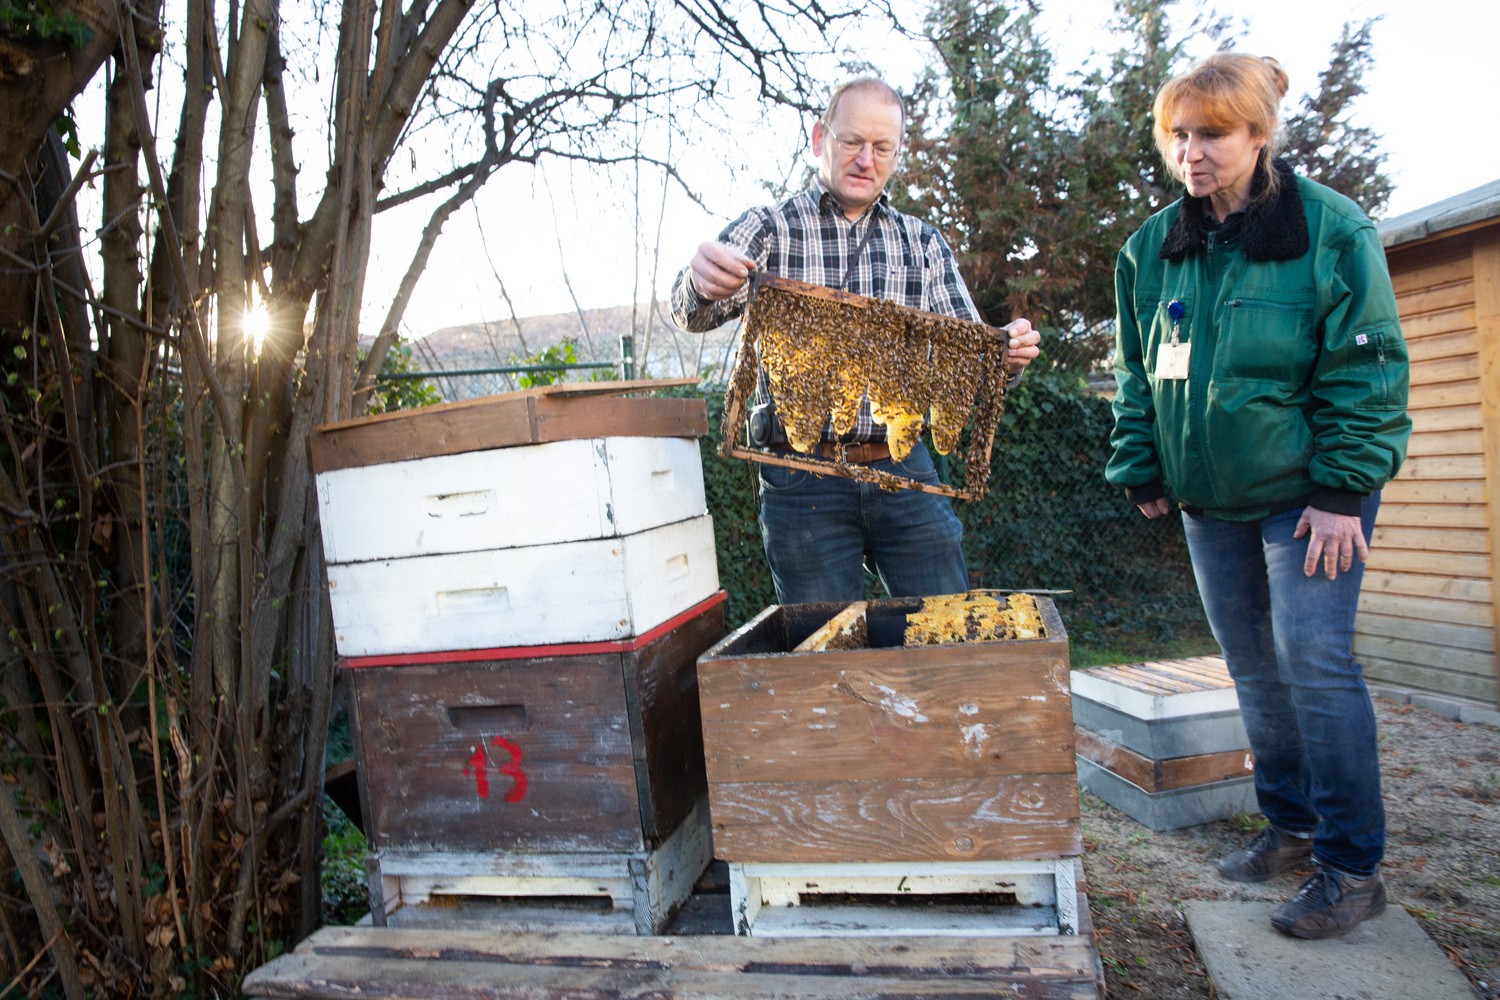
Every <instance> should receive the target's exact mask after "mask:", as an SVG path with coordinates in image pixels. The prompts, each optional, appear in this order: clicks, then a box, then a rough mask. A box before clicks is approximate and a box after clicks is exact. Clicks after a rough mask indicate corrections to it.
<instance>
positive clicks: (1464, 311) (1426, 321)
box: [1401, 304, 1474, 381]
mask: <svg viewBox="0 0 1500 1000" xmlns="http://www.w3.org/2000/svg"><path fill="white" fill-rule="evenodd" d="M1473 329H1474V307H1473V305H1470V304H1466V305H1464V306H1462V307H1460V308H1457V309H1444V310H1443V311H1442V312H1433V313H1421V314H1419V315H1416V316H1411V317H1407V316H1402V317H1401V332H1402V333H1403V334H1404V335H1405V336H1406V339H1407V340H1408V342H1413V343H1421V342H1422V341H1423V340H1425V339H1427V338H1428V337H1441V336H1444V335H1446V334H1452V333H1463V332H1471V331H1473ZM1412 367H1413V368H1415V367H1416V366H1415V365H1413V366H1412ZM1412 380H1413V381H1416V376H1415V374H1414V375H1413V379H1412ZM1424 381H1425V380H1424Z"/></svg>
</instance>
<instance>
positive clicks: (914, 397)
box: [722, 275, 1006, 500]
mask: <svg viewBox="0 0 1500 1000" xmlns="http://www.w3.org/2000/svg"><path fill="white" fill-rule="evenodd" d="M1005 344H1006V341H1005V339H1004V338H1003V337H1002V336H1000V335H999V334H998V333H997V331H996V330H994V329H993V328H992V327H989V326H986V325H985V324H983V323H974V322H969V321H967V320H961V319H955V318H953V317H951V316H940V315H938V314H936V313H929V312H924V311H922V310H919V309H912V308H909V307H907V306H902V305H898V304H896V303H894V302H887V301H884V300H881V299H871V298H866V297H864V296H861V295H852V294H850V293H848V292H842V291H838V290H836V289H830V288H823V287H821V286H818V285H810V284H807V283H805V282H801V281H793V280H791V279H789V278H776V277H762V276H760V275H757V277H756V281H755V288H754V291H753V294H752V295H751V299H750V304H749V306H748V308H747V309H746V312H745V324H744V330H743V334H742V337H741V342H740V350H739V355H738V357H737V359H736V361H735V370H734V374H733V376H732V377H731V379H730V385H729V395H728V398H727V400H726V403H725V408H724V440H723V449H722V450H723V452H724V454H725V455H727V456H729V457H732V458H745V459H749V460H751V461H755V462H766V463H769V464H772V465H785V466H790V467H792V468H800V469H807V470H811V471H813V472H820V473H825V474H831V475H838V476H845V477H847V478H850V479H857V480H862V481H865V482H873V483H877V484H878V485H880V486H882V487H885V488H888V489H915V490H922V491H924V492H929V493H941V494H943V495H945V496H952V497H958V498H960V499H963V500H979V499H981V498H983V496H984V494H985V491H986V489H987V487H988V481H989V468H990V449H991V445H992V444H993V442H994V437H995V428H996V425H997V424H998V423H999V421H1000V414H1001V411H1002V410H1003V408H1004V403H1005V383H1006V371H1005V355H1006V352H1005ZM760 367H764V369H765V371H766V375H767V378H768V379H769V383H770V388H771V394H772V396H773V397H774V398H775V400H776V409H777V415H778V416H779V417H780V419H781V422H782V424H783V426H784V427H785V429H786V435H787V441H788V444H789V446H790V447H789V449H787V450H783V451H765V450H761V449H758V448H753V447H749V446H747V445H742V444H741V443H740V441H739V436H740V433H741V428H742V427H743V425H744V419H745V416H746V414H747V413H748V410H749V401H750V400H752V399H753V397H754V395H755V386H756V381H757V377H758V371H759V368H760ZM865 396H868V397H869V399H870V403H871V406H872V410H873V415H874V418H875V420H876V421H877V422H878V423H880V424H883V425H884V426H885V428H886V439H887V442H888V443H889V445H890V449H891V456H892V457H893V458H894V459H896V460H897V461H900V460H902V459H904V458H905V457H906V456H907V455H908V454H909V453H910V452H911V449H912V447H913V445H915V444H916V442H917V441H918V440H919V438H920V437H921V435H922V431H923V429H924V427H925V428H926V429H928V430H929V431H930V433H931V436H932V444H933V448H934V449H935V450H936V451H937V452H938V453H939V454H943V455H946V454H948V453H950V452H952V451H954V450H955V449H957V448H958V446H959V442H960V437H961V435H962V432H963V430H964V428H965V426H968V427H969V428H970V430H969V439H968V447H967V449H966V450H965V451H964V453H963V457H964V486H963V488H962V489H957V488H954V487H950V486H945V485H942V484H938V485H927V484H924V483H919V482H915V481H913V480H911V479H907V478H905V477H902V476H897V475H893V474H891V473H888V472H885V471H882V470H878V469H873V468H870V467H868V466H862V465H855V464H851V463H849V462H847V461H845V459H844V456H843V455H842V453H840V454H838V455H836V456H834V457H833V458H830V459H822V458H819V457H816V455H815V454H814V453H815V452H816V451H817V448H816V446H817V444H818V441H819V438H820V437H821V435H822V431H823V428H824V427H825V425H827V424H828V423H829V421H830V420H831V421H832V425H833V430H834V432H835V433H836V434H837V435H839V436H843V435H845V434H847V433H848V432H849V431H850V430H851V429H852V428H853V426H854V423H855V419H856V417H857V416H858V414H859V408H860V402H861V400H862V399H863V398H864V397H865Z"/></svg>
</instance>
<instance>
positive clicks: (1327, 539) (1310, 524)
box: [1292, 507, 1370, 580]
mask: <svg viewBox="0 0 1500 1000" xmlns="http://www.w3.org/2000/svg"><path fill="white" fill-rule="evenodd" d="M1308 532H1312V538H1311V539H1309V540H1308V543H1307V558H1306V559H1304V560H1303V561H1302V572H1303V573H1304V574H1306V575H1307V576H1312V575H1313V574H1314V573H1316V572H1317V571H1318V563H1319V562H1321V563H1322V564H1323V575H1324V576H1326V577H1328V579H1330V580H1336V579H1338V575H1339V571H1340V570H1342V571H1343V572H1345V573H1347V572H1348V571H1349V569H1350V568H1351V567H1352V566H1353V565H1354V556H1355V554H1356V553H1358V554H1359V561H1360V562H1365V561H1366V560H1367V559H1369V558H1370V547H1369V546H1368V545H1366V544H1365V533H1364V529H1363V528H1362V527H1361V525H1360V521H1359V518H1357V517H1355V516H1354V515H1353V514H1331V513H1329V512H1328V511H1326V510H1318V509H1317V508H1316V507H1305V508H1303V510H1302V517H1301V518H1299V519H1298V520H1297V530H1296V531H1294V532H1292V537H1293V538H1301V537H1302V536H1303V535H1306V534H1307V533H1308Z"/></svg>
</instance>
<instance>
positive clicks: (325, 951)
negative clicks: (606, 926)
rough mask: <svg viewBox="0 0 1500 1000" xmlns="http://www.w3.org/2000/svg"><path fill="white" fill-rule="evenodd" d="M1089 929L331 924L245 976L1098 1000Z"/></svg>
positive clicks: (307, 983)
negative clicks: (752, 930) (727, 930)
mask: <svg viewBox="0 0 1500 1000" xmlns="http://www.w3.org/2000/svg"><path fill="white" fill-rule="evenodd" d="M1097 965H1098V954H1097V952H1095V950H1094V942H1093V941H1092V939H1091V938H1090V937H1089V935H1087V934H1078V935H1071V934H1070V935H1053V936H1050V937H1041V936H1033V935H1027V936H1024V937H986V938H982V939H971V938H953V937H949V938H941V937H930V938H924V937H908V938H906V939H904V940H902V941H900V942H898V943H894V944H893V943H892V942H891V941H890V940H888V939H878V938H855V937H819V938H790V937H743V936H733V935H718V936H715V935H708V934H698V935H693V936H692V937H691V938H690V939H685V938H684V937H682V936H672V937H668V936H634V935H618V934H610V935H603V934H558V933H517V932H514V931H507V930H504V929H501V928H487V929H483V930H469V929H464V928H459V927H441V928H432V929H419V928H393V927H381V928H362V927H324V928H322V929H321V930H319V931H316V932H315V933H314V934H313V935H312V936H311V937H309V938H307V939H306V940H304V941H303V942H302V943H301V944H299V945H298V946H297V949H296V951H294V952H291V953H288V954H285V955H282V956H280V957H279V958H276V959H275V960H273V961H271V962H269V963H267V964H266V965H263V966H261V967H260V968H258V969H256V970H254V971H253V972H251V973H250V975H249V976H248V977H246V979H245V982H244V991H245V994H246V995H247V996H249V997H254V998H263V1000H264V998H271V997H331V996H338V997H345V996H360V997H366V998H369V1000H395V998H402V1000H409V998H412V997H422V998H424V1000H446V998H456V997H462V998H465V1000H474V998H476V997H512V998H518V997H525V998H527V1000H582V998H600V1000H602V998H606V997H609V998H618V1000H624V998H658V1000H665V998H668V997H670V998H674V1000H729V998H733V1000H790V998H801V1000H880V998H891V1000H895V998H900V997H914V998H915V997H928V998H931V1000H945V998H951V1000H970V998H978V997H998V996H1004V997H1012V998H1026V1000H1097V998H1098V997H1099V996H1100V995H1101V992H1100V991H1101V990H1102V988H1103V984H1102V981H1101V980H1099V979H1098V978H1097V977H1098V970H1097Z"/></svg>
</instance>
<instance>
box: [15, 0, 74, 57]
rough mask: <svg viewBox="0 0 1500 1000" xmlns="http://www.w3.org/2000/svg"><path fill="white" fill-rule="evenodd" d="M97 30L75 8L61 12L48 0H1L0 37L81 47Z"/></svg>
mask: <svg viewBox="0 0 1500 1000" xmlns="http://www.w3.org/2000/svg"><path fill="white" fill-rule="evenodd" d="M93 37H94V31H93V29H92V28H90V27H89V26H88V24H86V23H85V22H84V20H83V19H82V18H81V17H79V16H78V15H77V14H75V13H73V12H72V11H64V12H63V13H61V14H59V13H57V11H56V10H54V9H53V6H52V4H50V3H48V2H47V0H0V38H5V39H8V40H9V41H12V42H18V43H20V44H23V45H28V44H29V45H41V44H45V43H56V42H61V43H62V44H63V45H64V46H65V47H66V48H69V49H74V50H76V49H81V48H83V47H84V45H86V44H87V43H88V40H89V39H90V38H93Z"/></svg>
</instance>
